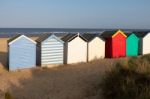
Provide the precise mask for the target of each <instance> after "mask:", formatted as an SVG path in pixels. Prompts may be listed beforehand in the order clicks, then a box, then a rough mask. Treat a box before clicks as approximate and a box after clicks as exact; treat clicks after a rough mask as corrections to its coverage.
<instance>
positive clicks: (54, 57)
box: [36, 33, 64, 67]
mask: <svg viewBox="0 0 150 99" xmlns="http://www.w3.org/2000/svg"><path fill="white" fill-rule="evenodd" d="M36 42H37V55H38V56H37V64H38V65H41V66H42V67H54V66H57V65H60V64H63V63H64V62H63V61H64V41H62V40H61V37H58V36H56V35H55V34H52V33H51V34H42V36H40V37H39V38H38V39H37V40H36Z"/></svg>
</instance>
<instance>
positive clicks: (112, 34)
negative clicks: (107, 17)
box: [100, 30, 126, 38]
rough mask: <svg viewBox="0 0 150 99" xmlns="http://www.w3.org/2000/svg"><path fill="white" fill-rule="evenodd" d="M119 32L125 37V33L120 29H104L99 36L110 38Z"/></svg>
mask: <svg viewBox="0 0 150 99" xmlns="http://www.w3.org/2000/svg"><path fill="white" fill-rule="evenodd" d="M119 32H121V34H122V35H124V36H125V37H126V34H125V33H124V31H122V30H113V31H104V32H103V33H102V34H101V35H100V36H101V37H103V38H110V37H114V36H116V35H117V33H119Z"/></svg>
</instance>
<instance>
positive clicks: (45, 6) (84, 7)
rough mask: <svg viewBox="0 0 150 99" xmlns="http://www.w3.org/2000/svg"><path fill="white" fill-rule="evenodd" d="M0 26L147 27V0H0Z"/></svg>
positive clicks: (149, 13)
mask: <svg viewBox="0 0 150 99" xmlns="http://www.w3.org/2000/svg"><path fill="white" fill-rule="evenodd" d="M0 28H108V29H110V28H126V29H150V0H0Z"/></svg>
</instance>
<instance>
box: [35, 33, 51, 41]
mask: <svg viewBox="0 0 150 99" xmlns="http://www.w3.org/2000/svg"><path fill="white" fill-rule="evenodd" d="M51 35H52V33H45V34H41V36H40V37H39V38H38V39H37V40H36V42H38V43H40V42H43V41H44V40H46V39H47V38H48V37H49V36H51Z"/></svg>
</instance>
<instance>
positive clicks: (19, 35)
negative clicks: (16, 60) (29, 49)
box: [7, 34, 36, 45]
mask: <svg viewBox="0 0 150 99" xmlns="http://www.w3.org/2000/svg"><path fill="white" fill-rule="evenodd" d="M20 37H25V38H26V39H28V40H29V41H31V42H33V43H36V42H35V41H34V40H32V39H30V38H28V37H27V36H25V35H21V34H18V35H16V36H14V37H12V38H10V39H9V40H8V41H7V43H9V45H10V44H12V43H13V42H15V40H17V39H19V38H20Z"/></svg>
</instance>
